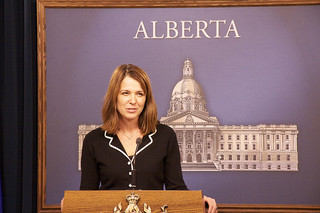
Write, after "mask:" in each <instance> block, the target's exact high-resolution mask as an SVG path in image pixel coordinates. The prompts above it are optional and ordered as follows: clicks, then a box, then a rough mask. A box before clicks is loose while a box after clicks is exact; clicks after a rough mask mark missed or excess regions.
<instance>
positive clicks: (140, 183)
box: [80, 124, 188, 190]
mask: <svg viewBox="0 0 320 213" xmlns="http://www.w3.org/2000/svg"><path fill="white" fill-rule="evenodd" d="M132 160H133V159H132V158H130V157H129V156H128V155H127V154H126V151H125V150H124V148H123V146H122V144H121V142H120V141H119V138H118V137H117V136H116V135H109V134H106V132H105V131H103V130H102V129H101V128H97V129H95V130H93V131H91V132H89V133H88V134H87V135H86V137H85V139H84V142H83V148H82V158H81V185H80V189H81V190H95V189H108V190H112V189H114V190H126V189H130V188H131V187H130V186H129V184H130V182H131V175H130V173H131V169H132ZM136 171H137V187H136V189H143V190H162V189H164V186H165V188H166V189H172V190H187V189H188V188H187V186H186V185H185V183H184V180H183V177H182V171H181V164H180V152H179V147H178V143H177V138H176V134H175V132H174V131H173V129H171V128H170V127H169V126H166V125H163V124H158V125H157V128H156V131H155V132H154V133H151V134H148V135H146V136H144V137H143V139H142V143H141V144H140V146H139V150H138V152H137V155H136Z"/></svg>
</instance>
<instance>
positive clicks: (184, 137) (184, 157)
mask: <svg viewBox="0 0 320 213" xmlns="http://www.w3.org/2000/svg"><path fill="white" fill-rule="evenodd" d="M186 132H187V131H186V130H183V136H182V138H183V142H182V144H183V146H182V155H183V157H182V162H183V163H186V162H187V142H186Z"/></svg>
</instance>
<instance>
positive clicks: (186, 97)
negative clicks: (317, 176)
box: [78, 59, 298, 171]
mask: <svg viewBox="0 0 320 213" xmlns="http://www.w3.org/2000/svg"><path fill="white" fill-rule="evenodd" d="M193 73H194V69H193V65H192V62H191V61H190V60H189V59H186V60H185V61H184V64H183V69H182V74H183V75H182V79H181V80H180V81H179V82H178V83H177V84H176V85H175V87H174V89H173V91H172V95H171V99H170V103H169V110H168V113H167V116H166V117H161V118H160V122H161V123H163V124H166V125H168V126H170V127H172V128H173V129H174V131H175V132H176V135H177V139H178V144H179V148H180V160H181V165H182V170H183V171H298V150H297V135H298V128H297V125H285V124H281V125H275V124H260V125H256V126H251V125H248V126H244V125H240V126H236V125H220V124H219V121H218V119H217V118H216V117H213V116H210V114H209V111H208V110H207V108H206V100H205V96H204V93H203V90H202V87H201V85H200V84H199V83H198V82H197V81H196V80H195V79H194V76H193ZM97 127H98V125H80V126H79V131H78V134H79V169H80V159H81V150H82V142H83V139H84V136H85V135H86V134H87V133H88V132H89V131H91V130H92V129H94V128H97Z"/></svg>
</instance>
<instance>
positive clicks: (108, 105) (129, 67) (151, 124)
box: [101, 64, 158, 135]
mask: <svg viewBox="0 0 320 213" xmlns="http://www.w3.org/2000/svg"><path fill="white" fill-rule="evenodd" d="M126 76H129V77H131V78H133V79H135V80H136V81H138V82H139V83H140V85H141V87H142V89H143V92H144V93H145V95H146V102H145V105H144V108H143V110H142V112H141V114H140V116H139V119H138V126H139V129H140V131H141V134H143V135H146V134H148V133H150V132H154V131H155V130H156V125H157V123H158V120H157V119H158V115H157V106H156V103H155V101H154V98H153V95H152V90H151V84H150V80H149V77H148V75H147V74H146V73H145V72H144V71H143V70H142V69H141V68H139V67H138V66H135V65H133V64H123V65H120V66H119V67H117V68H116V69H115V71H114V72H113V74H112V76H111V79H110V82H109V86H108V90H107V92H106V95H105V97H104V103H103V106H102V122H103V125H102V126H101V128H102V129H103V130H105V131H106V132H107V133H109V134H115V133H116V132H117V131H118V127H119V118H120V115H119V112H118V111H117V97H118V94H119V90H120V84H121V82H122V80H123V79H124V78H125V77H126Z"/></svg>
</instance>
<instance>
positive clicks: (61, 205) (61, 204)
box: [60, 198, 64, 212]
mask: <svg viewBox="0 0 320 213" xmlns="http://www.w3.org/2000/svg"><path fill="white" fill-rule="evenodd" d="M63 200H64V198H62V200H61V203H60V207H61V212H62V209H63Z"/></svg>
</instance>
